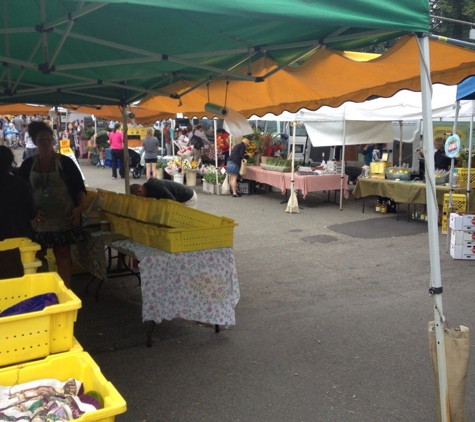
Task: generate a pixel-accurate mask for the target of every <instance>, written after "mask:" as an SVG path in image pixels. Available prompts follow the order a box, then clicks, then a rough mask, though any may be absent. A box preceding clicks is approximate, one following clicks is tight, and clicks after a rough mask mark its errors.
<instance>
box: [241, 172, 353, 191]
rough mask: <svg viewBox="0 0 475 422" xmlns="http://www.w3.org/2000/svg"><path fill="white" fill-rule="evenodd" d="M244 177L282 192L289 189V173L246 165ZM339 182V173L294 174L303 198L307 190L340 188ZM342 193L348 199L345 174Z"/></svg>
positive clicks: (296, 187)
mask: <svg viewBox="0 0 475 422" xmlns="http://www.w3.org/2000/svg"><path fill="white" fill-rule="evenodd" d="M244 179H247V180H254V181H256V182H259V183H265V184H267V185H270V186H275V187H276V188H279V189H280V190H281V191H282V193H285V191H286V189H290V183H291V174H290V173H280V172H278V171H269V170H264V169H262V168H261V167H258V166H248V167H247V170H246V175H245V176H244ZM340 183H341V176H340V175H339V174H322V175H320V176H299V175H297V174H294V187H295V189H298V190H300V191H301V192H302V196H303V197H304V198H305V196H307V193H308V192H316V191H323V190H340ZM343 195H344V197H345V198H346V199H348V197H349V193H348V178H347V177H346V175H345V177H344V180H343Z"/></svg>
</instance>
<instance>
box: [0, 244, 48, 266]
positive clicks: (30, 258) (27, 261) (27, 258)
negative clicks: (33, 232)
mask: <svg viewBox="0 0 475 422" xmlns="http://www.w3.org/2000/svg"><path fill="white" fill-rule="evenodd" d="M16 248H19V249H20V256H21V263H22V264H23V269H24V272H25V274H34V273H36V270H37V269H38V268H39V267H41V260H39V259H36V252H38V251H39V250H40V249H41V246H40V245H39V244H38V243H35V242H33V241H32V240H31V239H28V238H27V237H14V238H11V239H5V240H3V241H1V242H0V251H7V250H9V249H16Z"/></svg>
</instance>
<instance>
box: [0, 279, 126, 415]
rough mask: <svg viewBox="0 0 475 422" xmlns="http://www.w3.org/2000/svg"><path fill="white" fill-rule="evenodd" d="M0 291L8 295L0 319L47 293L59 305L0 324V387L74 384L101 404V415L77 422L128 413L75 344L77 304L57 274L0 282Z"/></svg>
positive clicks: (1, 305) (0, 306)
mask: <svg viewBox="0 0 475 422" xmlns="http://www.w3.org/2000/svg"><path fill="white" fill-rule="evenodd" d="M0 291H2V292H8V294H3V295H1V297H0V313H1V312H4V311H5V310H6V309H8V308H10V307H12V306H14V305H17V304H18V303H20V302H22V301H25V300H28V299H31V298H34V297H36V296H38V295H42V294H46V293H54V294H55V295H56V297H57V298H58V302H59V303H58V304H56V305H51V306H47V307H44V308H43V309H42V310H39V311H32V312H27V313H19V314H14V315H10V316H8V314H7V315H6V316H3V317H2V318H0V385H2V386H14V385H18V384H24V383H27V382H31V381H39V380H42V379H57V380H58V381H60V382H65V381H67V380H68V379H70V378H73V379H76V380H78V381H81V382H82V383H83V387H84V391H85V393H88V392H91V391H95V392H96V393H98V395H100V396H101V398H102V399H103V402H104V405H103V407H102V408H101V409H98V410H96V411H94V412H90V413H85V414H84V415H83V416H81V417H80V418H78V419H75V420H77V421H86V420H87V421H102V422H110V421H113V420H114V416H115V415H117V414H119V413H123V412H124V411H125V410H126V404H125V401H124V399H123V398H122V397H121V396H120V394H119V393H118V392H117V390H116V389H115V387H114V386H113V385H112V384H111V383H110V382H108V381H107V380H106V379H105V378H104V376H103V375H102V373H101V372H100V369H99V367H98V366H97V364H96V363H95V362H94V360H93V359H92V358H91V356H90V355H89V354H88V353H86V352H84V351H83V348H82V347H81V345H80V344H79V343H78V342H77V341H76V339H75V338H74V336H73V333H74V322H75V321H76V318H77V312H78V309H79V308H80V307H81V301H80V299H79V298H78V297H77V296H76V295H75V294H74V293H73V292H72V291H71V290H70V289H68V288H66V286H65V285H64V282H63V280H62V279H61V278H60V277H59V275H58V274H57V273H53V272H52V273H39V274H28V275H25V276H23V277H20V278H11V279H4V280H0Z"/></svg>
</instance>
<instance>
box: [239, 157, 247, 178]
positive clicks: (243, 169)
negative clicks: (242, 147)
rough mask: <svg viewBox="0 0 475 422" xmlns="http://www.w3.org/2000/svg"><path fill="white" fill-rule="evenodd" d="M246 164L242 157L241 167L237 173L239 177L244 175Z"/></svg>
mask: <svg viewBox="0 0 475 422" xmlns="http://www.w3.org/2000/svg"><path fill="white" fill-rule="evenodd" d="M246 165H247V161H246V160H244V159H243V160H242V161H241V167H240V168H239V175H240V176H241V177H244V176H245V175H246V170H247V167H246Z"/></svg>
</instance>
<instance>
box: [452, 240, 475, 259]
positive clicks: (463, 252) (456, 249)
mask: <svg viewBox="0 0 475 422" xmlns="http://www.w3.org/2000/svg"><path fill="white" fill-rule="evenodd" d="M450 256H451V257H452V258H454V259H467V260H475V245H473V244H467V245H455V244H453V243H451V244H450Z"/></svg>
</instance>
